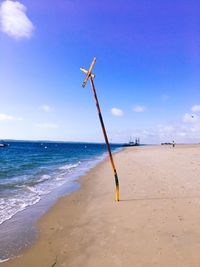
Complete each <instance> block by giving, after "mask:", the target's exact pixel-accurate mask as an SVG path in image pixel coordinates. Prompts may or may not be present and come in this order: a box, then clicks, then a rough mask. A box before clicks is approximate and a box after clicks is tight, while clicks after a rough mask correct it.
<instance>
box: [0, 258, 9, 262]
mask: <svg viewBox="0 0 200 267" xmlns="http://www.w3.org/2000/svg"><path fill="white" fill-rule="evenodd" d="M9 259H10V258H8V259H4V260H2V259H0V263H3V262H6V261H9Z"/></svg>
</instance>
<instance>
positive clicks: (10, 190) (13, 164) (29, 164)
mask: <svg viewBox="0 0 200 267" xmlns="http://www.w3.org/2000/svg"><path fill="white" fill-rule="evenodd" d="M111 149H112V151H116V150H118V149H120V145H111ZM105 155H106V146H105V145H104V144H92V143H61V142H60V143H56V142H17V141H12V142H9V146H8V147H5V148H0V224H2V223H3V222H5V221H6V220H8V219H10V218H12V217H13V216H14V215H15V214H16V213H18V212H19V211H22V210H24V209H26V208H27V207H28V206H31V205H34V204H36V203H37V202H39V201H40V200H41V199H42V198H43V197H44V196H46V195H47V194H49V193H50V192H52V191H53V190H54V189H56V188H58V187H60V186H62V185H64V184H66V183H67V182H69V181H70V180H71V179H72V178H74V177H78V176H80V175H82V174H84V173H85V172H86V171H88V170H89V169H90V168H92V167H94V166H95V164H97V163H98V162H99V161H101V160H102V159H103V158H105Z"/></svg>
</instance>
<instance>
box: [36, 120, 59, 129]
mask: <svg viewBox="0 0 200 267" xmlns="http://www.w3.org/2000/svg"><path fill="white" fill-rule="evenodd" d="M36 126H37V127H39V128H44V129H56V128H58V125H57V124H54V123H46V122H44V123H38V124H36Z"/></svg>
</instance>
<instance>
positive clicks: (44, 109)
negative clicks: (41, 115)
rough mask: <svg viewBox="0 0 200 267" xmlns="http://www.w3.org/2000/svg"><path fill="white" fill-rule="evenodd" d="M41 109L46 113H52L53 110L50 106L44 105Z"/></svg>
mask: <svg viewBox="0 0 200 267" xmlns="http://www.w3.org/2000/svg"><path fill="white" fill-rule="evenodd" d="M40 109H41V110H43V111H45V112H50V111H52V110H53V108H51V107H50V106H49V105H43V106H41V107H40Z"/></svg>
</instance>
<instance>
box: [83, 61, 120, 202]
mask: <svg viewBox="0 0 200 267" xmlns="http://www.w3.org/2000/svg"><path fill="white" fill-rule="evenodd" d="M95 62H96V58H94V59H93V61H92V64H91V65H90V68H89V70H85V69H83V68H80V70H81V71H83V72H84V73H85V74H86V77H85V80H84V82H83V85H82V87H83V88H84V87H85V86H86V83H87V80H88V79H90V83H91V87H92V91H93V94H94V98H95V102H96V107H97V111H98V115H99V120H100V123H101V128H102V131H103V135H104V138H105V142H106V147H107V150H108V154H109V157H110V162H111V165H112V169H113V173H114V177H115V185H116V195H115V196H116V201H119V179H118V176H117V171H116V168H115V163H114V160H113V156H112V152H111V149H110V144H109V141H108V137H107V133H106V129H105V125H104V122H103V117H102V114H101V109H100V106H99V101H98V97H97V93H96V89H95V86H94V82H93V78H94V77H95V75H94V74H92V69H93V67H94V65H95Z"/></svg>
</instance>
